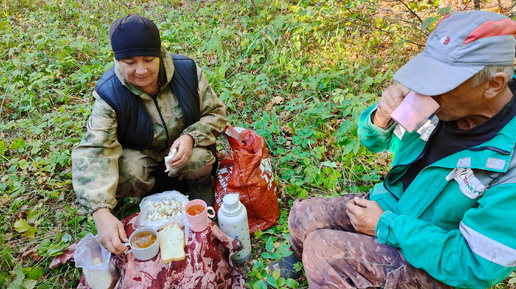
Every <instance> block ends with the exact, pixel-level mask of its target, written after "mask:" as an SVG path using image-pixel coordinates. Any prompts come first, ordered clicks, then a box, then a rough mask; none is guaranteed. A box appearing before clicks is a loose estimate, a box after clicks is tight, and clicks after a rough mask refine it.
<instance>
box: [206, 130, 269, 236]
mask: <svg viewBox="0 0 516 289" xmlns="http://www.w3.org/2000/svg"><path fill="white" fill-rule="evenodd" d="M226 135H227V138H228V141H229V145H230V146H231V151H230V152H229V153H228V154H227V155H226V156H225V157H224V158H223V159H222V160H221V162H220V164H219V170H218V175H217V186H216V190H215V210H216V211H217V212H218V210H219V208H220V206H221V205H222V199H223V198H224V196H225V195H227V194H233V193H238V194H240V202H242V204H243V205H244V206H245V208H246V209H247V217H248V220H249V232H250V233H251V234H252V233H254V232H255V231H256V230H258V229H260V230H265V229H268V228H270V227H272V226H274V225H277V224H278V218H279V205H278V194H277V191H276V182H275V181H274V176H273V174H272V166H271V160H270V158H269V152H268V150H267V147H266V146H265V141H264V140H263V138H262V137H261V136H260V135H258V134H256V133H255V132H254V131H252V130H248V129H243V128H233V127H232V126H227V127H226Z"/></svg>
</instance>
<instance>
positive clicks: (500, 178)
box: [289, 11, 516, 289]
mask: <svg viewBox="0 0 516 289" xmlns="http://www.w3.org/2000/svg"><path fill="white" fill-rule="evenodd" d="M515 35H516V23H515V22H514V21H512V20H511V19H509V18H507V17H505V16H502V15H499V14H496V13H491V12H481V11H474V12H458V13H454V14H451V15H447V16H445V17H443V19H441V20H440V21H439V22H438V23H437V25H436V28H435V30H434V31H433V32H432V33H431V35H430V36H429V38H428V40H427V43H426V46H425V49H424V51H423V52H422V53H421V54H419V55H418V56H416V57H415V58H413V59H412V60H410V61H409V62H408V63H407V64H406V65H404V66H403V67H402V68H401V69H400V70H399V71H398V72H397V73H396V74H395V75H394V79H395V80H396V81H397V82H398V83H399V84H397V85H394V86H391V87H389V88H388V89H387V90H386V91H385V92H384V93H383V94H382V96H381V98H380V100H379V102H378V105H376V106H374V107H371V108H370V109H368V110H366V111H365V112H364V113H363V114H362V116H361V118H360V125H359V129H358V132H359V135H360V138H361V140H362V142H363V144H364V145H365V146H366V147H368V148H369V149H371V150H372V151H373V152H379V151H383V150H391V151H392V152H394V158H393V160H392V168H391V170H390V171H389V173H388V174H387V175H386V177H385V180H384V182H382V183H380V184H377V185H376V186H375V187H374V188H373V189H372V190H371V191H370V193H367V194H347V195H343V196H341V197H336V198H312V199H308V200H297V201H296V202H295V203H294V205H293V208H292V210H291V212H290V215H289V230H290V233H291V237H290V242H291V245H292V249H293V252H294V256H295V257H296V258H297V259H298V260H302V262H303V265H304V269H305V272H306V277H307V279H308V283H309V285H310V288H312V289H316V288H325V289H327V288H375V287H381V288H450V287H459V288H487V287H490V286H493V285H495V284H497V283H499V282H501V281H502V280H504V278H506V277H507V276H508V275H509V274H510V273H511V272H513V271H514V269H515V267H516V233H514V232H515V227H514V224H515V220H516V210H515V208H516V157H515V156H514V150H515V144H516V97H514V94H515V92H516V82H515V81H514V80H512V75H513V72H514V70H513V62H514V56H515V45H516V41H515ZM409 91H414V92H417V93H419V94H423V95H426V96H425V97H432V98H433V99H434V100H435V101H436V102H437V103H438V104H439V106H440V107H439V109H438V110H437V111H436V112H435V116H436V117H437V118H431V119H430V120H429V121H428V124H429V125H427V126H426V127H427V130H430V131H426V134H425V133H421V131H420V132H417V131H414V132H411V133H409V132H407V131H404V130H403V129H400V127H399V125H398V124H397V123H396V122H394V121H393V120H392V119H391V116H390V115H391V113H392V112H393V110H394V109H395V108H396V107H397V106H398V105H399V104H400V103H401V101H402V100H403V98H404V96H406V95H407V94H408V93H409ZM420 133H421V134H420ZM428 136H429V137H428Z"/></svg>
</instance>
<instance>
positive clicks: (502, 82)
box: [484, 72, 507, 98]
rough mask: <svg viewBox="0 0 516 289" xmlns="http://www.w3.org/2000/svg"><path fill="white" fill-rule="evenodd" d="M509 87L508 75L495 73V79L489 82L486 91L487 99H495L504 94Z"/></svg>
mask: <svg viewBox="0 0 516 289" xmlns="http://www.w3.org/2000/svg"><path fill="white" fill-rule="evenodd" d="M506 85H507V74H505V73H503V72H497V73H495V75H494V77H493V78H492V79H491V80H489V81H488V85H487V87H486V90H485V91H484V97H485V98H494V97H495V96H497V95H498V94H500V93H501V92H502V90H503V89H504V88H505V86H506Z"/></svg>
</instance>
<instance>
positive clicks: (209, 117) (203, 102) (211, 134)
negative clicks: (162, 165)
mask: <svg viewBox="0 0 516 289" xmlns="http://www.w3.org/2000/svg"><path fill="white" fill-rule="evenodd" d="M161 59H162V61H163V64H164V67H165V72H166V76H167V81H166V83H164V84H163V85H161V87H160V91H159V93H158V95H157V96H155V98H152V97H151V96H149V95H148V94H147V93H145V92H144V91H143V90H142V89H141V88H139V87H137V86H135V85H132V84H131V83H129V82H128V81H127V80H126V79H125V78H124V77H123V75H122V72H121V70H120V67H119V66H118V63H117V61H115V72H116V75H117V77H118V78H119V79H120V81H121V83H122V84H123V85H124V86H125V87H127V88H128V89H129V90H130V91H131V92H133V93H134V94H136V95H139V96H140V98H141V99H142V100H143V102H144V104H145V107H146V109H147V112H148V113H149V115H150V117H151V119H152V122H153V123H154V139H153V141H152V144H151V145H150V147H149V148H148V149H146V150H144V151H143V153H144V154H145V155H146V156H148V157H150V158H152V159H153V160H155V161H156V162H161V161H162V160H163V158H164V157H165V156H166V155H167V154H168V153H169V149H170V145H171V144H172V143H173V141H174V140H175V139H177V138H178V137H179V136H181V135H185V134H186V135H190V136H191V137H192V138H193V139H194V146H196V147H206V146H209V145H211V144H214V143H215V141H216V137H217V136H218V135H219V134H220V133H221V132H222V131H223V130H224V128H225V126H226V120H227V117H226V107H225V106H224V104H223V103H222V102H221V101H220V100H219V99H218V98H217V96H216V95H215V93H214V91H213V89H212V88H211V87H210V85H209V83H208V79H207V78H206V75H205V73H204V72H203V71H202V69H200V68H199V67H197V75H198V93H199V98H200V106H201V119H200V120H199V121H198V122H196V123H194V124H192V125H190V126H189V127H187V128H184V127H183V118H182V116H183V115H182V111H181V108H180V106H179V103H178V101H177V99H176V97H175V96H174V95H173V93H172V91H171V88H170V85H169V83H170V81H171V79H172V76H173V73H174V63H173V60H172V57H171V55H170V54H169V53H168V52H167V51H165V49H162V51H161ZM93 97H94V99H95V103H94V105H93V109H92V112H91V115H90V117H89V119H88V121H87V131H86V133H85V134H84V136H83V138H82V140H81V142H80V144H79V145H78V146H77V147H76V148H75V149H74V150H73V151H72V180H73V187H74V190H75V193H76V195H77V200H78V202H79V203H80V204H81V205H83V206H84V207H86V208H88V210H89V211H90V212H93V211H95V210H97V209H99V208H110V209H112V208H114V207H115V205H116V203H117V201H116V197H115V196H116V188H117V185H118V176H119V174H118V169H119V168H118V159H119V158H120V156H121V155H122V145H121V144H120V143H119V141H118V140H117V137H116V131H117V116H116V113H115V111H114V110H113V109H112V108H111V107H110V106H109V105H108V104H107V103H106V102H105V101H104V100H103V99H102V98H101V97H100V96H99V95H98V94H97V93H96V92H95V91H94V92H93ZM158 106H159V108H158ZM160 113H161V116H160ZM161 117H163V120H164V122H165V123H166V125H167V129H168V134H169V139H168V141H167V137H166V131H165V127H164V126H163V124H162V121H161ZM167 143H168V145H167Z"/></svg>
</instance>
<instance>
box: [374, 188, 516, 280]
mask: <svg viewBox="0 0 516 289" xmlns="http://www.w3.org/2000/svg"><path fill="white" fill-rule="evenodd" d="M514 191H516V185H515V184H514V183H511V184H503V185H498V186H494V187H491V188H489V189H488V190H486V192H485V193H484V195H483V196H482V197H481V198H480V199H479V200H478V204H479V205H478V207H475V208H471V209H469V210H468V211H466V213H465V214H464V217H463V219H462V221H461V223H460V226H459V228H457V229H455V230H450V231H447V230H444V229H442V228H440V227H439V226H436V225H434V224H432V223H430V222H427V221H424V220H420V219H417V218H414V217H409V216H404V215H397V214H395V213H393V212H391V211H386V212H384V214H383V215H382V217H381V218H380V221H379V223H378V225H377V227H376V236H377V237H378V241H379V242H380V243H386V244H389V245H391V246H393V247H396V248H399V249H400V250H401V252H402V253H403V256H404V257H405V259H406V260H407V262H408V263H410V264H411V265H412V266H414V267H416V268H421V269H423V270H425V271H426V272H428V273H429V274H430V275H431V276H432V277H434V278H436V279H437V280H440V281H442V282H444V283H446V284H449V285H451V286H453V287H457V288H488V287H490V286H493V285H495V284H497V283H499V282H501V281H502V280H503V279H504V278H505V277H506V276H508V275H509V274H510V273H511V272H513V271H514V268H515V266H516V234H514V233H511V232H514V220H516V210H514V208H515V207H516V198H515V197H514Z"/></svg>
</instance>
